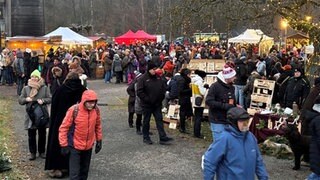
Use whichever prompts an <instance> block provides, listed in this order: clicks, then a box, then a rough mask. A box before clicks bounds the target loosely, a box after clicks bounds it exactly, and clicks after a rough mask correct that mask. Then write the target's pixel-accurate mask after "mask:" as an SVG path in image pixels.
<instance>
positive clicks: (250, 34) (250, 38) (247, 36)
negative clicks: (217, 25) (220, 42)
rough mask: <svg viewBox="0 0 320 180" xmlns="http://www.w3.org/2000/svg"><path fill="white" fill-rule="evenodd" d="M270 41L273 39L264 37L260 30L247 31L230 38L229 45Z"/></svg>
mask: <svg viewBox="0 0 320 180" xmlns="http://www.w3.org/2000/svg"><path fill="white" fill-rule="evenodd" d="M266 40H272V41H273V38H271V37H269V36H267V35H265V34H264V33H263V32H262V31H261V30H260V29H247V30H246V31H245V32H244V33H242V34H240V35H239V36H237V37H233V38H230V39H229V40H228V42H230V43H253V44H256V43H259V42H261V41H266Z"/></svg>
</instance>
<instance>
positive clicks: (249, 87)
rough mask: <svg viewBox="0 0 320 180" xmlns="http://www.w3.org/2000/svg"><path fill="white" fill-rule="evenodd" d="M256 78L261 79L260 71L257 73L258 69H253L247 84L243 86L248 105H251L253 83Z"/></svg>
mask: <svg viewBox="0 0 320 180" xmlns="http://www.w3.org/2000/svg"><path fill="white" fill-rule="evenodd" d="M256 79H261V76H260V75H259V73H257V71H252V73H251V75H250V76H249V78H248V82H247V84H246V85H245V86H244V88H243V94H244V95H245V96H246V98H245V100H246V107H249V106H250V103H251V94H252V92H253V84H254V81H255V80H256Z"/></svg>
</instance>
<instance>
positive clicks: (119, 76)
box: [114, 71, 123, 83]
mask: <svg viewBox="0 0 320 180" xmlns="http://www.w3.org/2000/svg"><path fill="white" fill-rule="evenodd" d="M114 73H115V74H116V83H120V82H122V81H123V77H122V71H118V72H114Z"/></svg>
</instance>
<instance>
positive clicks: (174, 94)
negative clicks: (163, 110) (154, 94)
mask: <svg viewBox="0 0 320 180" xmlns="http://www.w3.org/2000/svg"><path fill="white" fill-rule="evenodd" d="M166 89H167V91H168V92H169V99H170V100H172V99H178V95H179V93H178V86H177V81H176V80H175V79H174V78H171V80H170V81H169V83H168V85H167V88H166Z"/></svg>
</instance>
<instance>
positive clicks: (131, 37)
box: [114, 30, 137, 45]
mask: <svg viewBox="0 0 320 180" xmlns="http://www.w3.org/2000/svg"><path fill="white" fill-rule="evenodd" d="M114 40H115V41H116V42H117V43H118V44H122V43H125V44H127V45H128V44H131V43H132V42H134V41H135V40H137V38H136V34H135V33H134V32H132V31H131V30H129V31H128V32H126V33H124V34H123V35H121V36H118V37H116V38H115V39H114Z"/></svg>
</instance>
